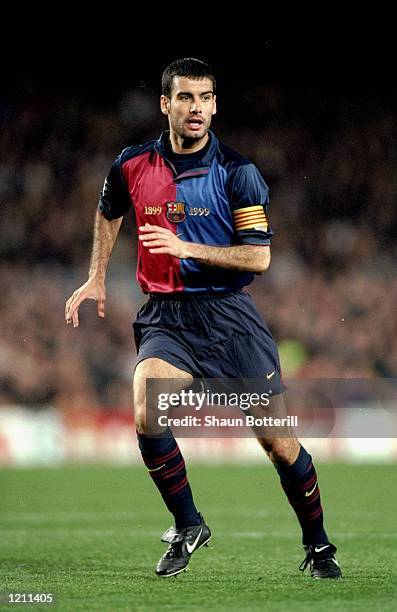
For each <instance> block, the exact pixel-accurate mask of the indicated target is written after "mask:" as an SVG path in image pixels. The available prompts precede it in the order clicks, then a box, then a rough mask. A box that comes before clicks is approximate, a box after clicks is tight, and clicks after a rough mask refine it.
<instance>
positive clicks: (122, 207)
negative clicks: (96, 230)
mask: <svg viewBox="0 0 397 612" xmlns="http://www.w3.org/2000/svg"><path fill="white" fill-rule="evenodd" d="M121 157H122V154H121V155H119V156H118V158H117V159H116V161H115V162H114V164H113V165H112V167H111V168H110V172H109V174H108V176H107V177H106V179H105V182H104V184H103V188H102V191H101V193H100V196H99V203H98V210H99V211H100V212H101V213H102V214H103V216H104V217H105V218H106V219H107V220H108V221H111V220H112V219H118V218H119V217H122V216H123V215H125V214H126V213H127V212H128V211H129V210H130V208H131V197H130V194H129V192H128V189H127V186H126V184H125V182H124V179H123V175H122V173H121Z"/></svg>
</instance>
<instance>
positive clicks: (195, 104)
mask: <svg viewBox="0 0 397 612" xmlns="http://www.w3.org/2000/svg"><path fill="white" fill-rule="evenodd" d="M190 112H191V113H201V100H200V98H197V99H195V100H193V101H192V104H191V107H190Z"/></svg>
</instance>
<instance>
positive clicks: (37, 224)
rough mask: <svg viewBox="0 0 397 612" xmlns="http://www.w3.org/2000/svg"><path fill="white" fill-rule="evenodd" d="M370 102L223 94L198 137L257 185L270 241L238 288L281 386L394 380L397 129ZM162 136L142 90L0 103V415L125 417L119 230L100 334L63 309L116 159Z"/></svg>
mask: <svg viewBox="0 0 397 612" xmlns="http://www.w3.org/2000/svg"><path fill="white" fill-rule="evenodd" d="M396 119H397V117H396V112H395V111H394V110H393V108H392V107H391V105H390V104H389V103H388V102H387V101H385V100H384V99H383V98H382V97H381V96H377V95H376V92H375V91H374V92H373V93H370V92H368V91H367V92H365V93H363V92H355V91H352V90H350V91H348V92H344V91H343V90H339V91H334V92H332V95H331V94H330V91H329V90H327V91H325V90H322V89H321V88H319V89H316V87H310V86H302V87H300V88H299V87H297V86H296V85H294V86H291V87H288V86H286V85H282V84H277V83H276V82H271V83H270V82H265V83H263V82H261V78H260V75H258V78H257V80H256V81H255V80H252V81H251V82H249V83H245V84H244V87H243V88H237V90H236V87H235V83H234V82H233V81H230V82H227V80H224V82H223V83H222V90H221V91H219V114H218V116H217V117H215V119H214V123H213V129H214V131H215V132H216V133H217V135H218V136H219V137H220V138H221V139H222V140H224V141H225V142H226V143H227V144H229V145H230V146H231V147H234V148H236V149H237V150H238V151H240V152H241V153H242V154H243V155H245V156H247V157H248V158H249V159H250V160H251V161H253V162H254V163H255V164H257V166H258V167H259V169H260V170H261V171H262V173H263V176H264V177H265V179H266V181H267V183H268V185H269V187H270V196H271V208H270V214H269V218H270V222H271V225H272V226H273V229H274V231H275V237H274V240H273V247H272V263H271V267H270V269H269V271H268V272H267V273H265V274H264V275H262V276H260V277H257V278H256V280H255V281H254V284H252V285H251V286H250V289H249V290H250V292H251V293H252V294H253V296H254V298H255V301H256V303H257V305H258V308H259V310H260V312H261V313H262V314H263V316H264V317H265V319H266V321H267V322H268V324H269V327H270V329H271V331H272V333H273V335H274V336H275V338H276V340H277V342H278V344H279V347H280V353H281V359H282V366H283V369H284V375H285V376H304V377H313V378H316V377H317V378H322V377H335V378H337V377H358V378H360V377H396V371H397V318H396V315H395V308H396V306H397V279H396V263H397V240H396V238H397V174H396V167H397V122H396ZM165 128H166V123H165V119H164V117H163V116H162V115H161V114H160V112H159V110H158V95H157V91H156V90H155V88H153V87H151V86H149V85H148V84H147V83H145V82H144V81H142V82H133V85H132V86H131V87H125V88H124V89H123V91H120V92H118V93H117V96H116V98H115V99H112V100H111V103H108V102H107V103H106V104H97V103H96V102H95V99H94V97H93V96H89V97H87V96H83V95H82V96H79V95H78V93H76V92H74V94H73V95H72V96H69V97H68V96H66V95H65V94H64V92H62V93H59V92H56V91H55V92H48V91H41V90H40V88H38V87H35V86H34V84H32V86H31V88H30V90H29V95H27V96H21V98H20V99H18V100H17V99H16V97H15V96H14V97H13V98H12V99H11V98H7V96H0V210H1V218H0V259H1V263H0V278H1V288H2V290H1V294H0V327H1V335H0V403H1V404H3V405H9V404H25V405H30V406H32V407H40V406H42V405H43V404H51V405H55V406H58V407H59V408H61V409H64V410H72V409H80V408H81V407H84V406H90V407H97V408H98V409H100V408H101V407H110V408H111V407H120V406H129V405H130V401H131V400H130V386H131V374H132V371H133V367H134V363H135V347H134V343H133V335H132V329H131V323H132V321H133V319H134V316H135V313H136V311H137V309H138V308H139V307H140V305H141V304H142V303H143V302H144V301H145V297H144V296H142V295H141V293H140V290H139V287H137V285H136V281H135V254H136V239H135V236H134V227H133V219H132V217H130V216H128V217H126V218H125V219H124V222H123V226H122V229H121V234H120V236H119V239H118V241H117V246H116V249H115V251H114V253H113V256H112V260H111V265H110V269H109V274H108V283H107V293H108V296H107V304H106V318H105V320H101V319H99V318H98V317H97V316H96V306H95V304H94V302H90V303H85V304H84V305H82V307H81V309H80V312H81V314H80V327H79V328H78V329H72V328H71V327H67V326H66V325H65V322H64V304H65V301H66V299H67V298H68V297H69V296H70V294H71V293H72V292H73V291H74V290H75V289H76V288H77V287H78V286H80V285H81V284H82V283H83V282H84V281H85V280H86V278H87V270H88V265H89V259H90V251H91V241H92V226H93V219H94V215H95V210H96V205H97V201H98V194H99V191H100V189H101V187H102V184H103V181H104V177H105V176H106V174H107V172H108V170H109V168H110V165H111V163H112V162H113V160H114V158H115V157H116V156H117V155H118V153H119V152H120V150H121V149H122V148H124V147H125V146H128V145H130V144H134V143H138V142H144V141H145V140H149V139H152V138H155V137H157V136H158V134H159V133H160V132H161V131H162V130H163V129H165Z"/></svg>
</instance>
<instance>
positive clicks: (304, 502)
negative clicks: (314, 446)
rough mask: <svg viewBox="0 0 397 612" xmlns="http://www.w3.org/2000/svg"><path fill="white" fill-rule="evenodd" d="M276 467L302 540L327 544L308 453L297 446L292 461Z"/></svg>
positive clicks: (307, 542)
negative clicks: (295, 457) (294, 514)
mask: <svg viewBox="0 0 397 612" xmlns="http://www.w3.org/2000/svg"><path fill="white" fill-rule="evenodd" d="M276 470H277V471H278V473H279V475H280V480H281V485H282V487H283V489H284V491H285V494H286V495H287V497H288V501H289V503H290V504H291V506H292V507H293V509H294V510H295V513H296V516H297V517H298V520H299V523H300V526H301V527H302V541H303V544H304V545H306V546H308V545H309V544H327V543H328V542H329V540H328V536H327V534H326V532H325V530H324V527H323V521H324V518H323V510H322V507H321V500H320V489H319V487H318V483H317V474H316V470H315V469H314V466H313V463H312V458H311V456H310V455H309V453H308V452H307V451H306V450H305V449H304V448H303V446H301V448H300V451H299V455H298V458H297V459H296V461H295V463H293V464H292V465H288V466H286V465H276Z"/></svg>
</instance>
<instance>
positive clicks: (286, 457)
mask: <svg viewBox="0 0 397 612" xmlns="http://www.w3.org/2000/svg"><path fill="white" fill-rule="evenodd" d="M266 414H267V415H268V416H269V415H271V416H273V417H279V418H282V417H286V416H287V412H286V408H285V403H284V399H283V397H282V395H277V396H274V397H273V398H272V400H271V405H270V408H267V409H266ZM254 431H255V434H256V436H257V438H258V441H259V443H260V444H261V446H262V447H263V449H264V450H265V451H266V453H267V455H268V457H269V459H270V460H271V461H272V463H273V465H274V466H275V468H276V470H277V472H278V474H279V476H280V481H281V486H282V487H283V490H284V492H285V494H286V496H287V498H288V501H289V503H290V504H291V506H292V507H293V509H294V511H295V514H296V516H297V518H298V521H299V523H300V526H301V528H302V542H303V545H304V547H305V550H306V552H307V553H308V557H307V559H308V563H307V564H309V562H310V568H311V570H312V575H313V576H314V577H316V578H338V577H339V576H340V570H339V566H338V565H337V563H336V560H335V558H334V556H333V555H334V552H336V548H335V546H333V545H332V544H331V543H330V541H329V539H328V536H327V533H326V531H325V529H324V517H323V509H322V506H321V499H320V488H319V485H318V480H317V474H316V470H315V468H314V465H313V461H312V457H311V456H310V455H309V453H308V452H307V451H306V449H305V448H304V447H303V446H302V445H301V444H300V443H299V441H298V440H297V438H296V436H295V434H294V432H293V431H292V430H291V429H290V428H288V427H285V428H284V429H283V430H281V431H280V429H279V428H255V429H254ZM326 554H328V556H329V559H330V561H329V563H328V561H327V562H325V563H323V558H324V557H325V555H326ZM313 555H314V557H313ZM316 555H317V557H316ZM313 558H314V561H316V562H317V569H316V567H313ZM307 564H306V565H307ZM306 565H305V567H306ZM303 569H304V568H303Z"/></svg>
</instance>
